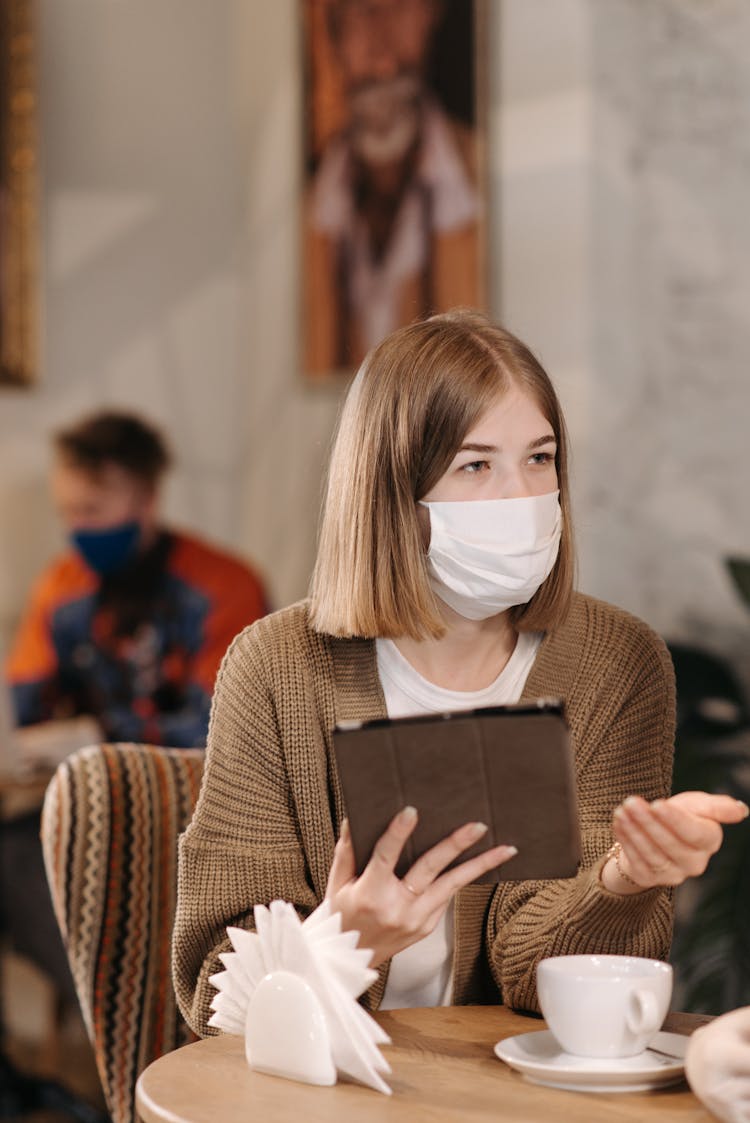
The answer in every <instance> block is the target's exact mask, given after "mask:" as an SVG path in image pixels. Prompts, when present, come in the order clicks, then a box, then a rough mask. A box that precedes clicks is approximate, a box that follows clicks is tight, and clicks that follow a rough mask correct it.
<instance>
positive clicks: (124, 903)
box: [42, 745, 203, 1123]
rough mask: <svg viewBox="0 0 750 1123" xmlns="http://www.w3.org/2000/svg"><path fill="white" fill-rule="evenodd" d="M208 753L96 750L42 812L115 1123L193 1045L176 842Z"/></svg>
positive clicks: (52, 792) (50, 792)
mask: <svg viewBox="0 0 750 1123" xmlns="http://www.w3.org/2000/svg"><path fill="white" fill-rule="evenodd" d="M202 770H203V753H202V751H200V750H198V749H161V748H154V747H152V746H148V745H92V746H91V747H90V748H85V749H80V750H79V751H78V752H75V753H73V754H72V756H70V757H69V758H68V759H67V760H66V761H65V762H64V763H63V764H61V765H60V766H59V768H58V769H57V771H56V773H55V775H54V777H53V778H52V781H51V783H50V785H49V788H48V789H47V794H46V797H45V801H44V809H43V813H42V845H43V849H44V861H45V865H46V868H47V877H48V879H49V883H50V887H51V891H52V900H53V904H54V907H55V913H56V916H57V920H58V923H59V925H60V929H61V931H62V934H63V939H64V941H65V945H66V948H67V952H68V959H69V961H70V966H71V970H72V973H73V979H74V981H75V985H76V990H77V992H78V998H79V1001H80V1004H81V1009H82V1011H83V1017H84V1021H85V1023H86V1028H87V1031H88V1034H89V1038H90V1040H91V1042H92V1044H93V1046H94V1052H95V1055H96V1063H97V1067H98V1070H99V1076H100V1079H101V1082H102V1086H103V1088H104V1094H105V1096H106V1098H107V1104H108V1106H109V1110H110V1113H111V1115H112V1119H113V1121H114V1123H133V1120H134V1119H135V1117H136V1116H135V1107H134V1092H135V1083H136V1080H137V1078H138V1076H139V1074H140V1073H141V1072H142V1070H143V1069H144V1068H145V1067H146V1066H147V1065H148V1064H149V1063H150V1062H151V1061H152V1060H155V1059H156V1057H160V1056H162V1054H164V1053H168V1052H169V1051H170V1050H172V1049H175V1048H177V1047H178V1046H179V1045H182V1044H184V1043H185V1042H186V1041H189V1040H191V1039H192V1035H191V1034H190V1031H189V1030H188V1028H187V1026H186V1025H185V1023H184V1021H183V1019H182V1017H181V1016H180V1014H179V1012H178V1010H177V1007H176V1003H175V998H174V993H173V990H172V981H171V946H170V945H171V936H172V926H173V920H174V911H175V897H176V863H177V836H178V834H179V833H180V832H181V831H182V830H183V829H184V828H185V826H186V825H187V822H188V820H189V819H190V816H191V815H192V811H193V806H194V804H195V801H196V799H197V796H198V788H199V785H200V780H201V773H202Z"/></svg>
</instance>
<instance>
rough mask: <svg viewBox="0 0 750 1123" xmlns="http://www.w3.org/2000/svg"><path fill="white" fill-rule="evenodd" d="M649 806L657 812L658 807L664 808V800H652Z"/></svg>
mask: <svg viewBox="0 0 750 1123" xmlns="http://www.w3.org/2000/svg"><path fill="white" fill-rule="evenodd" d="M651 806H652V807H655V808H656V809H657V811H658V810H659V808H660V807H663V806H664V800H663V799H654V800H652V801H651Z"/></svg>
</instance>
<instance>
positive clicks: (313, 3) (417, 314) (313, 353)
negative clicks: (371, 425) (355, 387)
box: [300, 0, 488, 381]
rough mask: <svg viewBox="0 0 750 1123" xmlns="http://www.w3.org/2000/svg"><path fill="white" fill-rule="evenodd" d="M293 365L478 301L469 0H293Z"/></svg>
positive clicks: (476, 119) (477, 105)
mask: <svg viewBox="0 0 750 1123" xmlns="http://www.w3.org/2000/svg"><path fill="white" fill-rule="evenodd" d="M300 3H301V8H302V12H301V14H302V20H301V26H302V28H303V64H304V87H303V89H304V105H303V122H304V126H303V128H304V136H303V143H304V197H303V212H302V221H301V227H302V234H301V245H302V263H301V273H302V320H303V322H302V359H301V361H302V369H303V371H304V374H305V376H306V377H307V378H308V379H310V380H313V381H321V380H326V379H330V378H331V377H335V376H337V375H341V374H347V375H348V374H350V373H351V372H352V371H353V370H354V369H355V368H356V367H357V366H358V364H359V363H360V361H361V359H362V357H363V356H364V354H365V353H366V352H367V351H368V350H369V349H370V348H371V347H372V346H374V345H375V344H376V343H378V342H379V341H380V340H381V339H382V338H383V337H384V336H386V335H387V334H388V333H389V332H390V331H392V330H393V329H395V328H396V327H399V326H401V325H402V324H406V323H410V322H412V321H413V320H415V319H420V318H422V317H424V316H427V315H430V314H431V313H433V312H441V311H446V310H447V309H449V308H453V307H457V306H462V307H475V308H476V307H478V308H483V307H485V305H486V292H487V278H486V259H485V243H486V224H487V210H488V205H487V189H486V182H485V180H486V176H485V150H486V141H485V136H486V114H485V101H486V99H485V95H484V87H485V73H484V71H485V66H484V60H483V58H482V54H481V52H480V48H481V46H483V45H484V43H485V42H486V35H485V25H486V11H485V5H484V4H483V3H482V2H481V0H300Z"/></svg>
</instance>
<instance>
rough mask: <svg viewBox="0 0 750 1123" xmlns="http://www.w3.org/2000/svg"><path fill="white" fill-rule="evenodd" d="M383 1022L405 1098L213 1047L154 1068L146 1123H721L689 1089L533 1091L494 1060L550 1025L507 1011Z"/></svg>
mask: <svg viewBox="0 0 750 1123" xmlns="http://www.w3.org/2000/svg"><path fill="white" fill-rule="evenodd" d="M377 1020H378V1021H379V1022H380V1024H381V1025H382V1026H383V1028H384V1029H385V1030H386V1032H387V1033H388V1034H389V1035H390V1036H391V1038H392V1041H393V1044H392V1045H390V1046H386V1047H384V1050H383V1052H384V1054H385V1056H386V1057H387V1058H388V1061H389V1062H390V1065H391V1068H392V1069H393V1072H392V1074H391V1076H390V1077H386V1079H387V1080H388V1082H389V1083H390V1085H391V1087H392V1088H393V1095H392V1096H384V1095H382V1094H381V1093H379V1092H373V1091H372V1090H371V1089H369V1088H362V1087H359V1086H358V1085H354V1084H345V1083H339V1084H336V1085H335V1086H334V1087H331V1088H322V1087H313V1086H311V1085H309V1084H298V1083H295V1082H294V1081H291V1080H282V1079H280V1078H279V1077H276V1076H267V1075H264V1074H263V1073H258V1072H253V1071H252V1069H250V1068H249V1067H248V1065H247V1063H246V1062H245V1054H244V1041H243V1039H242V1038H240V1037H231V1036H221V1037H209V1038H206V1039H205V1040H204V1041H198V1042H196V1043H195V1044H193V1045H186V1046H184V1047H183V1048H182V1049H178V1050H177V1051H176V1052H174V1053H169V1054H168V1055H167V1056H165V1057H161V1058H160V1059H159V1060H158V1061H154V1063H153V1064H151V1065H149V1067H148V1068H147V1069H146V1071H145V1072H144V1073H143V1074H142V1075H141V1078H140V1080H139V1081H138V1087H137V1090H136V1103H137V1109H138V1112H139V1117H140V1119H141V1120H142V1123H248V1120H262V1121H263V1123H280V1121H282V1120H283V1121H285V1123H287V1121H292V1120H300V1121H304V1123H337V1121H339V1120H341V1121H342V1123H343V1121H346V1123H349V1121H350V1120H356V1123H370V1121H376V1120H377V1121H379V1123H401V1121H403V1123H427V1121H429V1123H440V1121H443V1120H462V1121H463V1120H466V1121H469V1123H471V1121H479V1120H485V1119H487V1120H490V1119H491V1120H493V1121H498V1123H501V1121H503V1120H508V1121H510V1120H512V1121H513V1123H526V1121H528V1123H532V1121H534V1123H539V1121H540V1120H542V1121H543V1123H556V1121H557V1120H565V1123H607V1120H613V1121H617V1120H621V1121H623V1123H627V1121H628V1120H632V1121H633V1123H643V1121H645V1123H647V1121H648V1120H649V1119H654V1120H659V1123H677V1121H678V1120H680V1121H681V1123H710V1121H711V1119H712V1116H710V1115H709V1113H708V1112H707V1111H705V1110H704V1109H703V1107H702V1106H701V1104H700V1103H699V1101H698V1100H697V1099H696V1098H695V1096H694V1095H693V1094H692V1092H691V1091H690V1090H689V1089H688V1087H687V1084H685V1083H681V1084H677V1085H673V1086H672V1087H669V1088H663V1089H659V1090H658V1091H651V1092H629V1093H626V1094H622V1093H620V1094H614V1093H609V1094H604V1093H599V1092H597V1093H589V1092H569V1091H559V1090H557V1089H553V1088H545V1087H541V1086H539V1085H536V1084H531V1083H529V1082H528V1081H527V1080H525V1079H524V1078H523V1077H522V1076H520V1074H518V1073H517V1072H514V1071H512V1070H511V1069H510V1068H508V1067H507V1066H506V1065H505V1064H503V1063H502V1061H499V1060H498V1059H497V1058H496V1057H495V1055H494V1054H493V1051H492V1047H493V1045H494V1044H495V1042H496V1041H499V1040H500V1039H501V1038H503V1037H510V1036H512V1035H513V1034H515V1033H528V1032H532V1031H534V1030H538V1029H544V1028H545V1025H544V1022H542V1021H540V1020H537V1019H534V1018H527V1017H522V1016H521V1015H519V1014H514V1013H512V1012H511V1011H510V1010H507V1009H505V1007H502V1006H501V1007H491V1006H450V1007H437V1008H428V1009H412V1010H389V1011H383V1012H380V1013H379V1014H378V1015H377ZM705 1020H708V1019H703V1018H700V1017H697V1016H696V1017H692V1016H691V1015H688V1014H676V1015H671V1016H670V1017H669V1018H668V1019H667V1022H666V1023H665V1026H664V1028H665V1029H669V1030H671V1031H672V1032H678V1033H689V1032H691V1031H692V1029H694V1028H695V1027H696V1026H697V1025H699V1024H701V1022H702V1021H705Z"/></svg>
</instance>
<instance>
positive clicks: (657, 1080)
mask: <svg viewBox="0 0 750 1123" xmlns="http://www.w3.org/2000/svg"><path fill="white" fill-rule="evenodd" d="M688 1041H689V1038H687V1037H683V1036H681V1035H680V1034H679V1033H657V1035H656V1037H655V1038H654V1040H653V1041H652V1043H651V1044H652V1046H653V1048H654V1049H661V1050H663V1051H664V1052H665V1053H669V1054H671V1056H669V1057H665V1056H662V1055H661V1054H660V1053H657V1052H653V1051H652V1049H646V1050H645V1052H643V1053H638V1054H637V1055H636V1056H635V1057H614V1058H611V1059H609V1058H599V1057H574V1056H573V1055H572V1054H571V1053H563V1051H562V1049H561V1048H560V1046H559V1045H558V1044H557V1041H556V1040H555V1038H554V1037H553V1036H552V1034H551V1033H550V1032H549V1030H539V1031H538V1032H537V1033H519V1034H517V1035H516V1036H515V1037H506V1038H505V1039H504V1040H503V1041H498V1043H497V1045H496V1046H495V1055H496V1056H498V1057H499V1058H500V1060H501V1061H505V1063H506V1064H508V1065H510V1067H511V1068H515V1069H517V1071H518V1072H521V1073H523V1075H524V1076H525V1078H526V1079H527V1080H530V1081H531V1082H532V1083H534V1084H546V1085H548V1086H549V1087H550V1088H566V1089H568V1090H570V1091H576V1092H643V1091H646V1090H647V1089H649V1088H661V1087H663V1086H664V1085H666V1084H675V1083H676V1082H677V1081H678V1080H681V1079H682V1078H683V1074H684V1070H685V1065H684V1057H685V1050H686V1048H687V1043H688ZM675 1057H677V1058H679V1059H678V1060H676V1059H673V1058H675Z"/></svg>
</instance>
